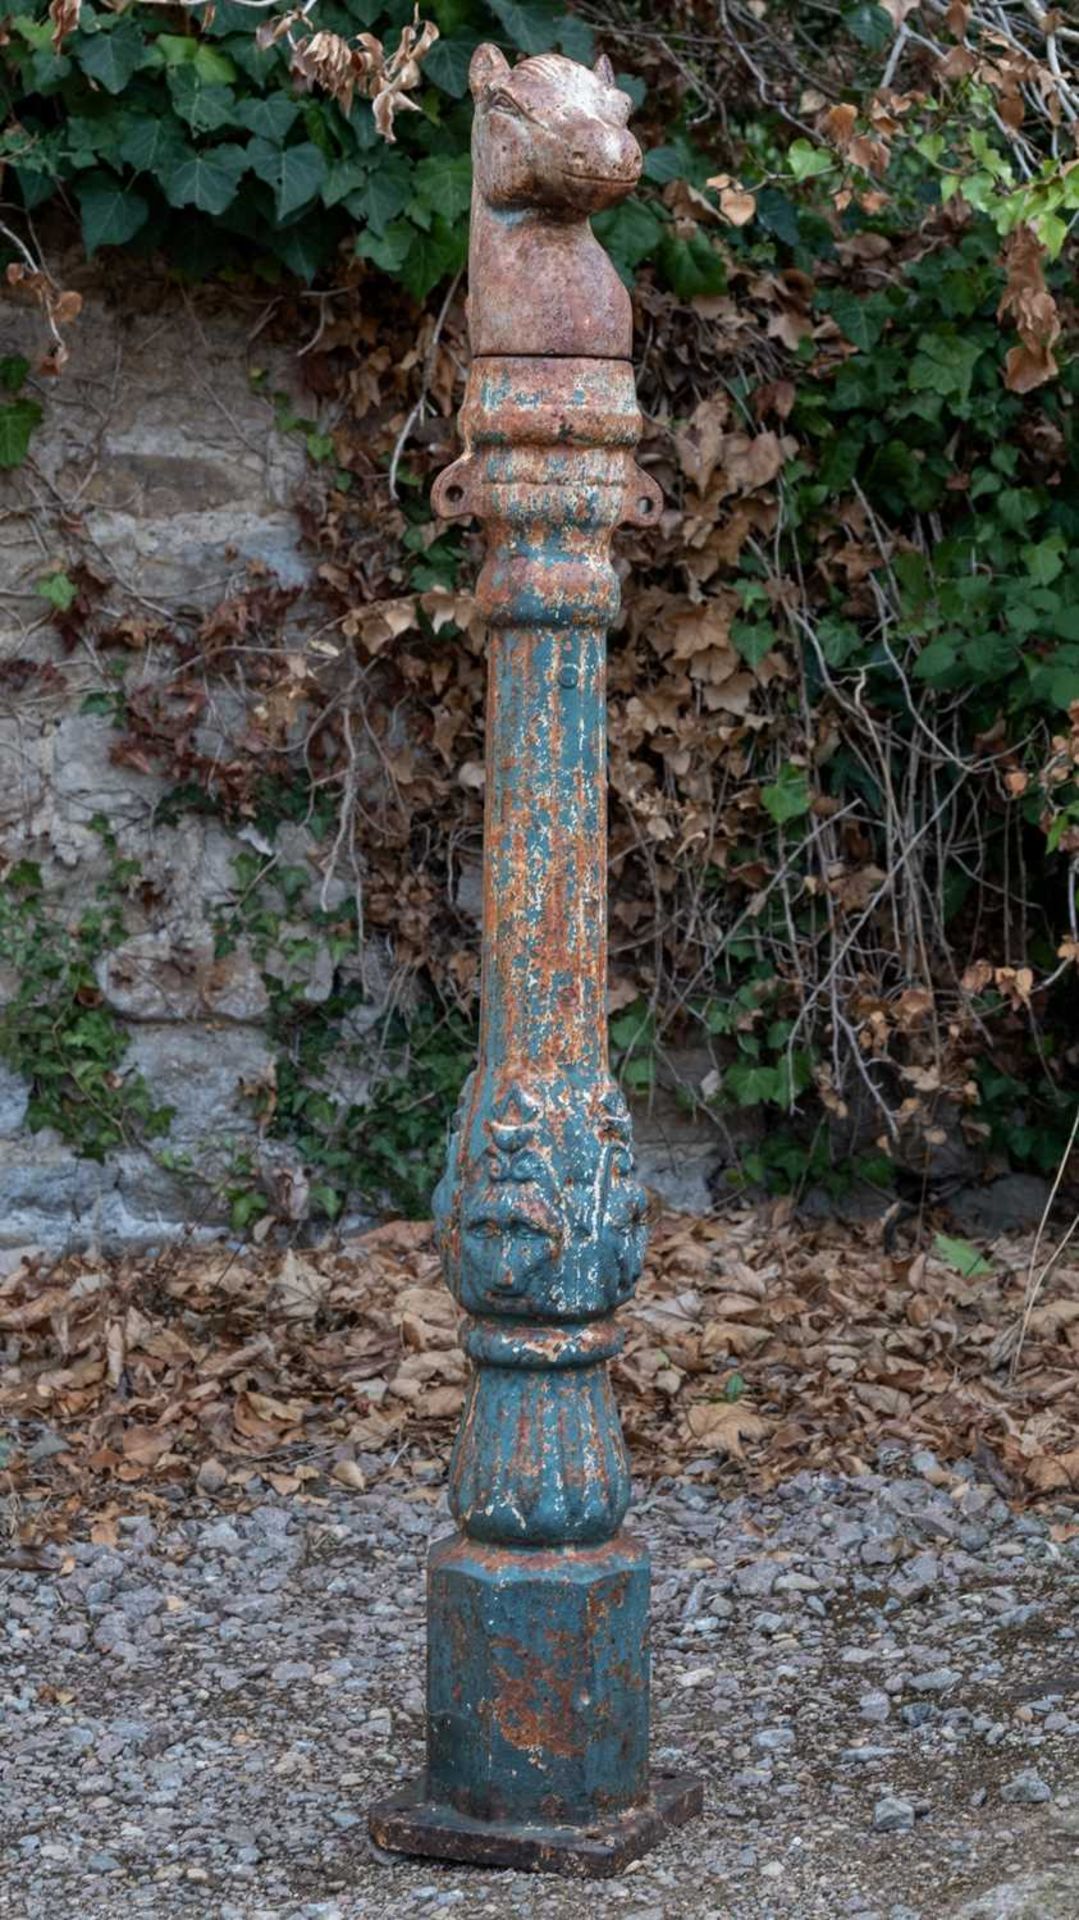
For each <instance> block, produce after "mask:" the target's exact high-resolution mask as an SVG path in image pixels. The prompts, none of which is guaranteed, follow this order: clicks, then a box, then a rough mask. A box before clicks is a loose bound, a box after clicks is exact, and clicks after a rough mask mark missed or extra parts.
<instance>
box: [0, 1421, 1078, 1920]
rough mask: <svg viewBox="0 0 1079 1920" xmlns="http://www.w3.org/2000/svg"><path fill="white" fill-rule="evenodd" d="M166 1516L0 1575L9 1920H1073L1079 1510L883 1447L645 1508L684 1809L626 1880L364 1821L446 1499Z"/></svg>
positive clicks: (411, 1658)
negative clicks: (371, 1835)
mask: <svg viewBox="0 0 1079 1920" xmlns="http://www.w3.org/2000/svg"><path fill="white" fill-rule="evenodd" d="M367 1465H368V1467H369V1468H370V1469H372V1470H373V1481H372V1485H371V1487H370V1489H369V1490H368V1491H366V1492H357V1493H353V1492H348V1491H346V1490H344V1489H342V1488H336V1487H335V1488H333V1489H332V1491H331V1492H329V1493H328V1494H327V1495H326V1497H323V1498H308V1499H306V1500H304V1499H299V1498H292V1499H288V1500H281V1499H278V1498H276V1497H274V1496H273V1495H271V1494H270V1493H269V1491H267V1493H266V1497H265V1499H264V1500H262V1501H261V1502H260V1503H259V1504H257V1505H254V1506H253V1507H252V1508H251V1509H250V1510H249V1511H243V1512H237V1511H227V1510H225V1509H224V1508H221V1507H217V1506H215V1505H214V1503H213V1502H212V1501H210V1500H205V1499H204V1500H201V1501H200V1502H198V1503H195V1504H192V1503H191V1501H190V1500H183V1499H181V1500H180V1501H179V1502H178V1504H177V1509H176V1512H175V1514H174V1515H172V1516H167V1517H166V1518H165V1519H164V1520H160V1519H159V1520H158V1521H157V1522H155V1521H153V1520H150V1519H148V1518H146V1517H144V1516H142V1515H136V1514H132V1515H131V1516H130V1517H128V1518H126V1519H124V1520H121V1522H120V1529H119V1543H118V1545H117V1546H115V1547H114V1546H103V1545H94V1544H91V1543H89V1542H85V1543H83V1542H75V1543H74V1544H70V1545H68V1546H66V1547H64V1548H62V1549H59V1550H58V1552H57V1559H58V1562H59V1564H58V1567H57V1570H56V1571H55V1573H47V1574H40V1573H39V1574H31V1573H24V1572H11V1571H9V1572H2V1573H0V1618H2V1633H0V1646H2V1648H3V1651H2V1654H0V1914H2V1915H3V1916H5V1920H8V1916H10V1917H11V1920H45V1916H48V1920H120V1916H123V1920H130V1917H131V1916H135V1915H147V1914H148V1915H153V1916H155V1917H156V1916H168V1920H171V1916H173V1915H178V1916H179V1915H185V1916H186V1915H191V1916H198V1917H199V1920H353V1916H358V1915H363V1916H365V1917H367V1916H369V1917H370V1920H383V1916H386V1917H387V1920H388V1916H390V1915H394V1916H396V1915H398V1914H405V1913H407V1914H419V1915H431V1914H438V1913H441V1912H442V1911H443V1910H447V1909H448V1910H450V1911H454V1910H457V1911H459V1912H460V1913H462V1914H467V1915H469V1916H471V1915H473V1914H485V1915H496V1916H506V1917H507V1920H508V1916H511V1915H526V1914H527V1915H533V1914H538V1915H541V1916H550V1920H570V1916H573V1920H578V1917H579V1915H580V1912H581V1905H582V1899H587V1901H588V1905H589V1910H590V1911H594V1912H598V1913H602V1914H604V1915H614V1914H617V1915H620V1916H624V1917H625V1920H680V1917H681V1916H683V1915H684V1916H693V1920H773V1917H774V1920H779V1917H780V1916H782V1920H817V1917H818V1916H819V1917H820V1920H824V1917H825V1916H827V1920H837V1917H838V1916H847V1915H850V1916H855V1915H857V1916H861V1920H871V1916H877V1920H939V1917H940V1916H945V1915H947V1916H954V1917H955V1920H959V1916H964V1920H965V1917H966V1916H969V1917H970V1920H973V1917H974V1916H975V1915H977V1916H979V1917H980V1916H1002V1917H1003V1916H1011V1917H1012V1920H1079V1637H1077V1635H1079V1614H1077V1613H1076V1607H1075V1602H1076V1591H1077V1588H1079V1527H1076V1526H1075V1525H1074V1510H1073V1513H1072V1516H1071V1517H1069V1514H1068V1513H1067V1512H1064V1511H1062V1510H1059V1509H1058V1510H1056V1511H1048V1510H1043V1511H1042V1512H1041V1513H1040V1514H1037V1515H1034V1514H1024V1515H1019V1516H1016V1515H1015V1514H1014V1513H1012V1512H1011V1511H1010V1510H1009V1508H1008V1506H1007V1505H1006V1504H1005V1503H1004V1501H1002V1500H1001V1499H1000V1498H999V1497H998V1495H997V1494H996V1492H995V1491H994V1489H993V1488H992V1487H991V1486H989V1485H987V1484H986V1483H985V1482H984V1481H982V1480H980V1479H979V1478H978V1477H977V1476H976V1474H975V1473H974V1471H973V1469H967V1468H965V1467H960V1468H959V1469H958V1470H956V1471H954V1472H952V1471H948V1472H946V1471H944V1470H943V1469H940V1468H939V1467H938V1466H937V1464H936V1462H935V1461H934V1460H933V1458H932V1456H930V1455H917V1454H916V1455H914V1456H913V1457H912V1458H910V1459H907V1458H905V1457H899V1456H893V1457H883V1458H882V1460H881V1461H880V1462H879V1463H878V1469H879V1470H878V1471H876V1472H874V1473H872V1474H868V1475H865V1476H862V1477H860V1478H858V1479H854V1480H843V1479H838V1478H835V1477H831V1476H826V1475H820V1474H815V1475H808V1474H803V1475H801V1476H799V1477H798V1478H796V1479H793V1480H789V1481H787V1482H786V1483H785V1484H784V1485H783V1486H781V1487H780V1488H778V1489H777V1490H776V1491H775V1492H774V1493H773V1494H771V1495H770V1496H767V1497H752V1498H751V1497H742V1498H734V1499H729V1500H725V1501H724V1500H720V1499H717V1497H716V1495H715V1494H714V1492H713V1491H711V1490H708V1491H704V1490H701V1489H698V1488H696V1487H695V1486H694V1484H693V1482H692V1480H685V1481H681V1482H678V1483H677V1484H668V1485H666V1486H664V1487H662V1488H660V1489H658V1490H654V1491H652V1492H650V1493H648V1494H647V1495H645V1496H643V1497H642V1498H641V1499H640V1500H639V1502H638V1505H637V1508H636V1521H635V1524H636V1527H637V1529H638V1531H641V1532H643V1533H644V1534H645V1535H646V1536H647V1537H648V1539H649V1540H650V1542H651V1545H652V1548H653V1554H654V1561H655V1609H654V1611H655V1627H656V1633H655V1641H656V1646H655V1707H654V1727H655V1748H656V1756H657V1758H658V1760H659V1761H661V1762H667V1761H671V1760H674V1759H676V1758H678V1759H681V1760H682V1761H684V1762H685V1763H687V1764H688V1765H690V1766H692V1767H695V1768H696V1769H697V1770H699V1771H700V1772H701V1773H702V1774H703V1775H704V1777H705V1781H706V1794H707V1809H706V1813H705V1815H704V1817H703V1819H702V1820H700V1821H699V1822H697V1823H695V1825H694V1826H692V1827H691V1828H687V1829H685V1830H683V1831H682V1832H681V1833H679V1834H676V1835H675V1836H673V1837H672V1838H671V1840H669V1841H668V1842H667V1843H666V1844H665V1845H664V1846H663V1847H661V1848H660V1849H658V1850H657V1851H656V1852H654V1853H653V1854H651V1855H649V1856H648V1857H647V1858H646V1859H645V1860H644V1861H641V1862H639V1863H637V1865H636V1866H635V1867H634V1868H631V1869H630V1870H629V1871H627V1872H626V1873H624V1874H623V1875H622V1876H621V1877H620V1878H619V1879H617V1880H613V1881H608V1882H605V1883H599V1884H594V1885H593V1886H591V1887H590V1888H589V1889H588V1891H587V1893H583V1892H582V1890H581V1888H580V1887H579V1886H575V1885H574V1884H573V1883H572V1882H562V1881H557V1880H550V1879H543V1880H539V1879H535V1878H531V1877H528V1876H525V1875H518V1874H511V1873H496V1872H492V1871H486V1872H485V1871H482V1870H470V1871H464V1870H458V1869H456V1868H444V1867H439V1866H436V1865H434V1864H432V1863H430V1862H426V1863H425V1862H423V1861H419V1862H408V1863H400V1862H395V1861H391V1860H389V1859H388V1858H383V1857H378V1856H376V1855H375V1854H374V1852H373V1851H372V1849H371V1847H370V1845H369V1843H368V1841H367V1838H366V1825H365V1818H364V1815H365V1809H366V1806H367V1804H368V1802H369V1801H370V1800H371V1799H372V1798H374V1797H376V1796H377V1795H379V1794H380V1793H382V1792H384V1791H385V1790H386V1789H387V1788H388V1787H390V1786H392V1785H393V1784H395V1783H396V1782H397V1781H399V1780H401V1779H404V1778H407V1777H409V1776H410V1775H411V1774H413V1773H414V1772H415V1771H416V1770H417V1769H418V1766H419V1762H420V1755H421V1743H422V1710H423V1699H422V1645H423V1607H422V1566H423V1558H424V1553H425V1549H426V1544H427V1541H428V1539H429V1538H430V1537H431V1535H432V1534H434V1533H439V1532H442V1531H443V1530H444V1529H445V1524H446V1522H445V1516H444V1511H443V1509H442V1506H441V1495H440V1493H439V1491H438V1490H437V1488H436V1486H435V1485H434V1484H429V1485H424V1484H422V1483H419V1484H418V1483H416V1482H415V1481H413V1482H412V1483H408V1482H404V1481H402V1480H401V1479H400V1478H399V1477H398V1476H399V1472H400V1470H399V1469H398V1472H397V1474H393V1473H385V1472H383V1473H382V1475H381V1477H379V1473H378V1462H377V1461H376V1460H374V1459H369V1460H368V1462H367Z"/></svg>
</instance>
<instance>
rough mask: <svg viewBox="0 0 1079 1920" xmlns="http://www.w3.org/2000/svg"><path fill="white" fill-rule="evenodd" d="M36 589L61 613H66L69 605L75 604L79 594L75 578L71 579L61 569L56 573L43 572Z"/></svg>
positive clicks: (36, 591)
mask: <svg viewBox="0 0 1079 1920" xmlns="http://www.w3.org/2000/svg"><path fill="white" fill-rule="evenodd" d="M34 591H35V593H39V594H40V595H41V598H42V599H43V600H47V601H48V602H49V605H50V606H53V607H55V608H56V609H57V611H58V612H59V613H66V612H67V611H68V608H69V607H72V606H74V604H75V601H76V600H77V599H78V594H79V589H78V587H77V586H76V585H75V582H74V580H69V579H68V576H67V574H66V573H63V572H61V571H59V570H58V571H57V572H56V573H46V574H43V575H42V577H41V579H40V580H39V581H38V583H37V586H36V587H35V589H34Z"/></svg>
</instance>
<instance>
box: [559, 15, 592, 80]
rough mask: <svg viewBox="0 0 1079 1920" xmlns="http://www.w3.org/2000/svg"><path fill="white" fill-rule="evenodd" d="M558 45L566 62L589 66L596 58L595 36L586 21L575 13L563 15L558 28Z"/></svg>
mask: <svg viewBox="0 0 1079 1920" xmlns="http://www.w3.org/2000/svg"><path fill="white" fill-rule="evenodd" d="M558 44H559V47H560V48H561V50H562V52H563V53H564V54H565V55H566V58H567V59H568V60H579V61H580V62H581V65H582V66H585V67H588V66H591V64H592V62H593V60H594V59H595V57H596V36H595V34H594V33H593V32H592V29H591V27H590V26H589V25H588V22H587V21H586V20H582V19H580V18H579V16H578V15H577V14H575V13H564V14H563V15H562V19H561V21H560V23H559V28H558Z"/></svg>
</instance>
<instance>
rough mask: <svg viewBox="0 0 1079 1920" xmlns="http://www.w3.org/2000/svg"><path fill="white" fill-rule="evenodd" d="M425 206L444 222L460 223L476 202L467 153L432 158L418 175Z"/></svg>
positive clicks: (422, 202) (417, 171)
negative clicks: (463, 215) (472, 203)
mask: <svg viewBox="0 0 1079 1920" xmlns="http://www.w3.org/2000/svg"><path fill="white" fill-rule="evenodd" d="M414 178H415V181H416V190H417V194H418V197H419V199H420V202H421V204H422V205H423V206H424V207H429V208H430V209H431V212H432V213H440V214H441V215H442V218H443V219H444V220H457V219H459V218H460V216H461V215H462V214H463V213H467V212H468V209H469V206H470V205H471V201H472V161H471V158H470V157H469V155H468V154H467V153H457V154H452V155H447V154H429V155H428V156H427V158H426V159H425V160H421V161H420V162H419V165H418V166H417V167H416V169H415V175H414Z"/></svg>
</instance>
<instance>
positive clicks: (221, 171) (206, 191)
mask: <svg viewBox="0 0 1079 1920" xmlns="http://www.w3.org/2000/svg"><path fill="white" fill-rule="evenodd" d="M249 154H250V149H248V150H247V151H246V152H245V150H244V148H243V147H238V146H233V145H229V144H223V145H221V146H216V147H204V148H203V149H202V150H201V151H199V152H196V151H195V149H194V148H193V147H192V148H188V150H187V152H186V154H185V156H184V158H183V159H182V160H180V161H178V162H177V164H176V165H175V166H174V167H172V168H170V170H169V172H168V173H167V174H165V175H164V177H163V179H162V182H161V185H162V187H163V189H164V193H165V198H166V200H167V201H168V203H169V205H170V206H171V207H192V206H193V207H197V208H198V210H199V212H200V213H214V214H217V213H224V211H225V208H226V207H228V206H231V204H232V202H233V200H235V198H236V189H237V187H238V186H239V184H240V179H241V176H242V175H243V174H244V173H246V171H247V166H248V160H249Z"/></svg>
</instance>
